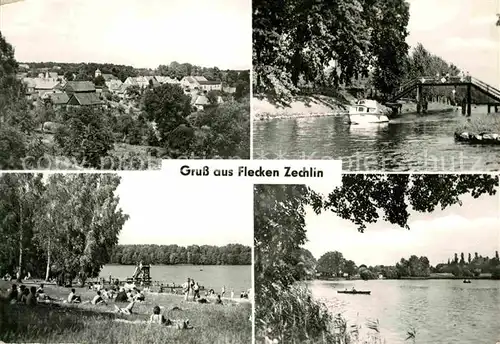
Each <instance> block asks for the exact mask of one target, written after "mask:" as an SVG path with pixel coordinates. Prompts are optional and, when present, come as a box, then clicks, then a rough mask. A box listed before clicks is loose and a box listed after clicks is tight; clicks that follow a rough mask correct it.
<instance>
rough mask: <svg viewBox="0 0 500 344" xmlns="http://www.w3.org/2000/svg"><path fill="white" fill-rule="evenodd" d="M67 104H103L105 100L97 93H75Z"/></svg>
mask: <svg viewBox="0 0 500 344" xmlns="http://www.w3.org/2000/svg"><path fill="white" fill-rule="evenodd" d="M67 104H68V105H69V106H102V105H104V102H103V101H102V100H101V98H99V96H98V95H97V93H73V94H72V95H71V97H70V98H69V100H68V103H67Z"/></svg>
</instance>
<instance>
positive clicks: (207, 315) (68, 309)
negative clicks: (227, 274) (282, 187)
mask: <svg viewBox="0 0 500 344" xmlns="http://www.w3.org/2000/svg"><path fill="white" fill-rule="evenodd" d="M25 285H26V286H27V287H30V286H31V285H30V284H25ZM8 287H10V283H9V282H4V281H2V282H1V284H0V289H1V291H2V294H4V293H5V291H6V289H7V288H8ZM44 289H45V293H46V294H47V295H49V296H51V297H52V298H56V299H65V298H66V297H67V295H68V294H69V289H68V288H62V287H56V286H49V285H46V286H45V288H44ZM75 289H76V292H77V294H78V295H80V296H81V297H82V300H83V301H86V300H88V301H89V300H90V299H91V298H92V297H93V296H94V295H95V292H93V291H91V290H88V289H86V288H75ZM145 296H146V301H145V302H141V303H137V304H136V305H135V306H134V309H133V312H134V314H132V315H130V316H125V315H117V314H114V313H113V310H114V305H115V303H114V302H113V301H110V302H109V303H108V304H107V305H101V306H94V305H92V304H80V305H71V304H64V303H61V302H57V303H55V304H39V305H37V306H36V307H33V308H31V307H28V306H26V305H23V304H16V305H8V304H6V303H5V302H4V301H3V302H2V303H1V305H0V340H1V341H4V342H37V343H62V342H64V343H153V344H154V343H183V344H191V343H193V344H194V343H199V344H204V343H207V344H208V343H228V344H232V343H234V344H236V343H244V344H246V343H251V339H252V324H251V322H250V320H249V318H250V315H251V312H252V307H251V303H250V302H241V300H234V301H231V300H224V305H215V304H199V303H196V302H191V301H188V302H186V301H184V299H183V297H182V296H179V295H173V294H159V295H158V294H148V293H147V292H146V293H145ZM116 305H117V306H118V307H125V306H126V304H116ZM155 305H159V306H160V307H162V313H163V314H164V315H165V316H166V317H167V318H170V319H172V320H185V319H189V321H190V324H191V325H192V326H193V327H194V328H193V329H191V330H177V329H175V328H172V327H166V326H162V325H153V324H144V323H130V322H133V321H146V320H148V319H149V317H150V315H151V314H152V309H153V307H154V306H155ZM174 307H179V308H180V309H181V310H172V309H173V308H174ZM119 319H126V320H127V321H130V322H128V323H127V322H120V320H119Z"/></svg>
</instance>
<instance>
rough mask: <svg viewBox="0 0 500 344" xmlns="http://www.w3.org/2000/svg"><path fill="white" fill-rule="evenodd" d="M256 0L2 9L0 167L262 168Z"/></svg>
mask: <svg viewBox="0 0 500 344" xmlns="http://www.w3.org/2000/svg"><path fill="white" fill-rule="evenodd" d="M251 15H252V14H251V3H250V0H213V1H206V0H182V1H181V0H168V1H163V0H147V1H144V0H120V1H118V0H106V1H102V0H41V1H39V0H17V1H7V0H1V1H0V56H1V61H0V63H1V65H0V169H2V170H46V169H50V170H69V169H71V170H76V169H92V170H146V169H159V168H161V160H162V159H179V158H196V159H213V158H220V159H249V158H250V69H251V63H252V62H251V55H252V50H251V49H252V47H251V35H252V34H251V32H252V31H251V25H252V23H251Z"/></svg>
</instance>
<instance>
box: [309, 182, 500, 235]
mask: <svg viewBox="0 0 500 344" xmlns="http://www.w3.org/2000/svg"><path fill="white" fill-rule="evenodd" d="M497 186H498V178H497V177H496V176H492V175H478V174H477V175H461V174H453V175H451V174H448V175H436V174H420V175H407V174H390V175H378V174H349V175H344V176H343V177H342V186H341V187H337V188H335V190H333V191H332V192H331V193H330V194H329V195H328V196H327V199H326V200H325V201H324V202H323V203H322V204H317V205H316V207H321V206H323V208H324V209H327V210H330V211H332V212H334V213H335V214H337V216H339V217H341V218H343V219H346V220H350V221H352V222H353V223H355V224H356V225H358V230H359V231H360V232H363V231H364V230H365V229H366V224H368V223H374V222H376V221H378V220H379V213H378V211H381V212H382V214H383V218H384V220H385V221H388V222H390V223H392V224H397V225H399V226H400V227H403V228H406V229H409V226H408V218H409V212H408V208H412V209H413V210H415V211H417V212H422V213H428V212H432V211H434V209H436V208H437V207H441V208H446V207H449V206H451V205H453V204H459V205H460V204H461V201H460V197H461V196H462V195H465V194H470V195H471V196H473V197H474V198H477V197H479V196H481V195H482V194H489V195H495V194H496V187H497ZM351 195H356V202H354V203H353V202H352V196H351Z"/></svg>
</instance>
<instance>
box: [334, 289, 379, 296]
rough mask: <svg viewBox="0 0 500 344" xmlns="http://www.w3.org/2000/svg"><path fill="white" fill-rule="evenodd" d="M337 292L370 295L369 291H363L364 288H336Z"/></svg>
mask: <svg viewBox="0 0 500 344" xmlns="http://www.w3.org/2000/svg"><path fill="white" fill-rule="evenodd" d="M337 293H339V294H363V295H370V294H371V291H367V290H366V291H365V290H337Z"/></svg>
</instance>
